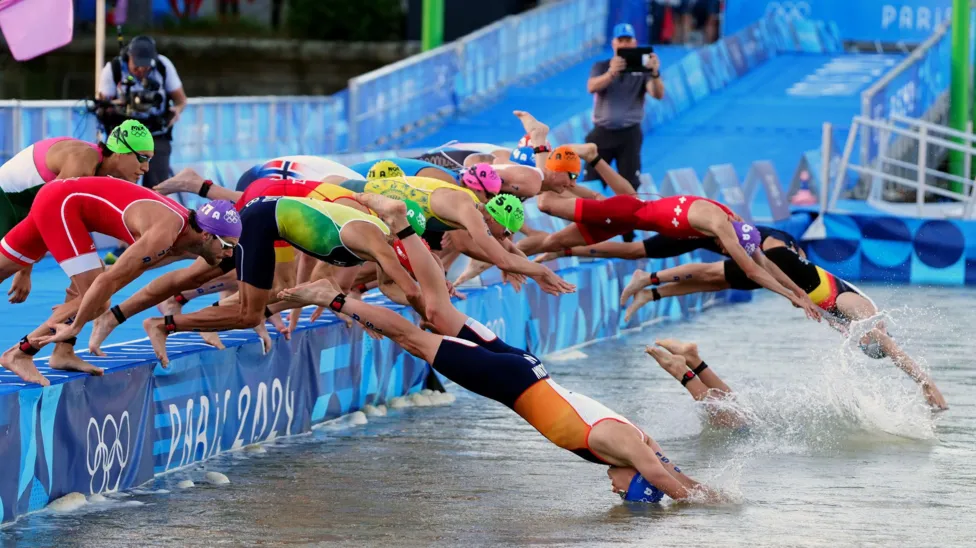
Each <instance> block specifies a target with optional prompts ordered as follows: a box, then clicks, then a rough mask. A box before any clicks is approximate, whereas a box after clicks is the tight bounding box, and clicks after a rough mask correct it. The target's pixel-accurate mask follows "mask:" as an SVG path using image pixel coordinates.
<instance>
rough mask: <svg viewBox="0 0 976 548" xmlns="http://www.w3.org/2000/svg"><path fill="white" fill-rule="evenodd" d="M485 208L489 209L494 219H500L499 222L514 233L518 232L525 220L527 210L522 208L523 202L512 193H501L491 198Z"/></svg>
mask: <svg viewBox="0 0 976 548" xmlns="http://www.w3.org/2000/svg"><path fill="white" fill-rule="evenodd" d="M485 209H486V210H488V214H489V215H491V217H492V218H493V219H495V220H496V221H498V224H500V225H502V226H503V227H505V228H506V229H507V230H508V231H509V232H511V233H512V234H515V233H516V232H518V231H519V229H521V228H522V224H523V223H524V222H525V210H524V209H523V208H522V202H520V201H519V199H518V198H516V197H515V196H513V195H512V194H499V195H498V196H495V197H494V198H492V199H491V200H488V203H487V204H485Z"/></svg>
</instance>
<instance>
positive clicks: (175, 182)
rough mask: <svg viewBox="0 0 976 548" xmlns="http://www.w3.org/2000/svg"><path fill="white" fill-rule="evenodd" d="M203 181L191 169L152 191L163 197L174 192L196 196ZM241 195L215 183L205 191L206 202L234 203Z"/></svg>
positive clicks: (160, 184)
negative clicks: (224, 201)
mask: <svg viewBox="0 0 976 548" xmlns="http://www.w3.org/2000/svg"><path fill="white" fill-rule="evenodd" d="M204 180H205V179H204V178H203V177H201V176H200V174H199V173H197V172H196V171H194V170H193V169H192V168H186V169H183V170H182V171H180V172H179V173H177V174H176V175H174V176H172V177H170V178H169V179H166V180H165V181H163V182H161V183H159V184H158V185H156V186H155V187H153V190H155V191H156V192H158V193H160V194H163V195H166V194H174V193H176V192H188V193H191V194H197V193H199V192H200V189H201V187H202V186H203V182H204ZM243 195H244V193H243V192H238V191H236V190H231V189H229V188H224V187H222V186H220V185H218V184H216V183H215V184H213V185H211V186H210V190H208V191H207V199H208V200H230V201H232V202H236V201H237V200H240V199H241V196H243Z"/></svg>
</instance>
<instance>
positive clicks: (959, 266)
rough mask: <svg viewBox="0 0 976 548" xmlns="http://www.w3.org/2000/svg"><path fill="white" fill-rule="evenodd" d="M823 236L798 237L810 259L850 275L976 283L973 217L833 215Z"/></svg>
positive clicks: (827, 219) (854, 277) (828, 217)
mask: <svg viewBox="0 0 976 548" xmlns="http://www.w3.org/2000/svg"><path fill="white" fill-rule="evenodd" d="M824 227H825V229H826V238H825V239H821V240H812V241H808V242H804V246H805V247H806V250H807V254H808V256H809V257H810V260H811V261H814V262H816V263H817V264H819V265H821V266H822V267H824V268H825V269H827V270H829V271H831V272H833V273H835V274H837V275H839V276H841V277H843V278H847V279H850V280H868V281H879V282H882V281H883V282H889V283H890V282H901V283H912V284H939V285H973V284H976V246H974V245H973V242H976V222H973V221H948V220H942V219H915V218H902V217H886V216H868V215H849V216H848V215H837V214H833V213H830V214H827V215H826V216H825V217H824Z"/></svg>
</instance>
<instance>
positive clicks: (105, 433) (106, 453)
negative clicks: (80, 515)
mask: <svg viewBox="0 0 976 548" xmlns="http://www.w3.org/2000/svg"><path fill="white" fill-rule="evenodd" d="M123 437H124V438H125V444H124V445H123V439H122V438H123ZM87 438H88V439H87V442H88V446H87V452H86V459H85V460H86V463H85V464H86V465H87V466H88V475H89V476H90V477H91V481H90V483H89V489H90V490H91V494H93V495H94V494H95V493H114V492H116V491H118V490H119V483H120V482H121V481H122V472H123V471H124V470H125V467H126V465H127V464H128V463H129V449H130V445H131V443H132V434H131V432H130V430H129V412H128V411H123V412H122V416H121V417H120V418H119V420H118V422H116V421H115V417H114V416H112V415H111V414H108V415H105V418H104V419H103V420H102V423H101V425H99V423H98V421H97V420H95V418H94V417H92V418H91V419H88V432H87ZM116 464H118V474H117V475H115V480H114V482H113V481H112V479H111V478H112V475H113V474H112V471H113V470H114V469H115V468H116ZM99 474H101V484H100V487H99V488H98V489H95V483H97V482H96V481H95V478H96V477H97V476H98V475H99Z"/></svg>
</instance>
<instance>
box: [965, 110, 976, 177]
mask: <svg viewBox="0 0 976 548" xmlns="http://www.w3.org/2000/svg"><path fill="white" fill-rule="evenodd" d="M972 134H973V121H972V120H968V121H967V122H966V135H972ZM962 145H963V146H965V147H966V152H965V153H964V154H965V156H963V160H962V176H963V177H965V178H966V179H969V180H970V181H971V180H972V173H973V171H972V167H973V154H972V147H973V142H972V141H970V140H969V139H966V141H965V142H964V143H962ZM973 192H976V190H972V191H970V194H972V193H973ZM962 193H963V194H964V195H965V194H966V189H965V188H963V189H962Z"/></svg>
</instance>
